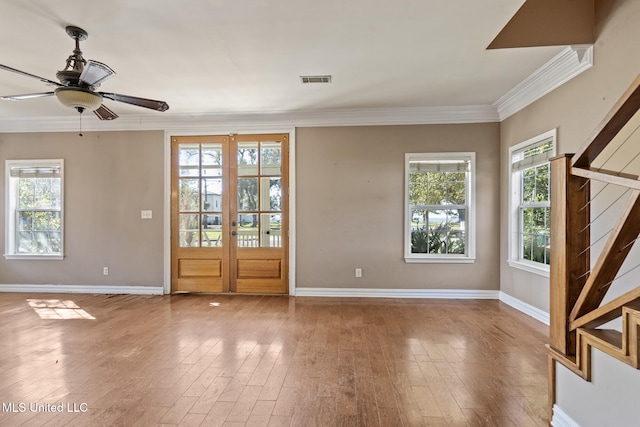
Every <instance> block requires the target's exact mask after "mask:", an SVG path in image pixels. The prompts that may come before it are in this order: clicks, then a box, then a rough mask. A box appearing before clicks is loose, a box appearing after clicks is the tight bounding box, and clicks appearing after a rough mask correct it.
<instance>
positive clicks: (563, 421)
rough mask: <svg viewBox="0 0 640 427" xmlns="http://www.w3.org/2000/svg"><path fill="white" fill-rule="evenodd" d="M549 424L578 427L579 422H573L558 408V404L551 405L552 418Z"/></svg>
mask: <svg viewBox="0 0 640 427" xmlns="http://www.w3.org/2000/svg"><path fill="white" fill-rule="evenodd" d="M551 425H552V426H553V427H580V424H578V423H577V422H575V421H574V420H573V419H572V418H571V417H570V416H569V415H567V414H566V413H565V412H564V411H563V410H562V409H560V408H558V405H553V419H552V420H551Z"/></svg>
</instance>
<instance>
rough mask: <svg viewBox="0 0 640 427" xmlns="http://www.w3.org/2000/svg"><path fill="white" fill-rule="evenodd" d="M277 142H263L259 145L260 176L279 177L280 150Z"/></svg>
mask: <svg viewBox="0 0 640 427" xmlns="http://www.w3.org/2000/svg"><path fill="white" fill-rule="evenodd" d="M280 146H281V144H280V142H278V141H275V142H263V143H261V145H260V175H280V174H281V173H282V168H281V165H282V149H281V147H280Z"/></svg>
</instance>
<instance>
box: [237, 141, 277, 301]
mask: <svg viewBox="0 0 640 427" xmlns="http://www.w3.org/2000/svg"><path fill="white" fill-rule="evenodd" d="M288 139H289V136H288V135H286V134H264V135H236V136H234V137H232V138H231V142H232V149H231V151H232V153H236V155H233V154H232V169H234V170H235V171H236V176H235V179H234V178H233V177H232V178H231V182H232V183H236V185H237V186H236V187H235V188H234V189H233V190H232V191H231V194H230V202H229V206H230V214H231V218H236V219H237V220H236V224H235V225H233V224H232V239H231V266H232V270H233V271H232V272H231V277H232V278H233V280H234V284H233V285H232V287H233V288H234V290H235V291H236V292H247V293H277V294H281V293H287V292H288V290H289V283H288V267H287V265H288V264H287V263H288V260H287V258H288V250H289V249H288V247H289V245H288V238H287V235H288V233H287V232H286V230H288V227H289V221H288V211H289V197H288V188H289V174H288V165H289V141H288ZM233 162H235V164H234V163H233Z"/></svg>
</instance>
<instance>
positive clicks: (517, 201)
mask: <svg viewBox="0 0 640 427" xmlns="http://www.w3.org/2000/svg"><path fill="white" fill-rule="evenodd" d="M555 144H556V131H555V129H554V130H551V131H549V132H545V133H544V134H542V135H538V136H536V137H534V138H531V139H529V140H527V141H524V142H522V143H521V144H518V145H516V146H514V147H512V148H511V149H510V150H509V154H510V158H511V191H510V206H511V212H510V216H509V229H510V232H509V264H510V265H511V266H512V267H516V268H522V269H524V270H528V271H531V272H534V273H539V274H543V275H548V272H549V261H550V255H551V254H550V246H551V221H550V191H549V190H550V182H551V181H550V179H551V165H550V163H549V159H550V158H551V157H553V156H554V155H555Z"/></svg>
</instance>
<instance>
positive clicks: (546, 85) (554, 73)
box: [493, 44, 593, 121]
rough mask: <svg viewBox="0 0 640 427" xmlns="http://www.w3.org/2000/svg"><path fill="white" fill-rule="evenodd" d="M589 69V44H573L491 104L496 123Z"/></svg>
mask: <svg viewBox="0 0 640 427" xmlns="http://www.w3.org/2000/svg"><path fill="white" fill-rule="evenodd" d="M592 66H593V45H591V44H589V45H573V46H569V47H567V48H565V49H564V50H563V51H562V52H560V53H559V54H558V55H556V56H555V57H554V58H553V59H551V60H550V61H549V62H547V63H546V64H545V65H543V66H542V67H540V68H539V69H538V70H537V71H535V72H534V73H533V74H531V75H530V76H529V77H527V78H526V79H524V80H523V81H522V82H520V83H519V84H518V85H516V86H515V87H514V88H513V89H511V90H510V91H509V92H507V93H506V94H505V95H503V96H502V97H501V98H500V99H498V100H497V101H496V102H494V103H493V106H495V107H496V109H497V110H498V115H499V117H500V121H503V120H505V119H506V118H508V117H509V116H511V115H513V114H515V113H517V112H518V111H520V110H522V109H523V108H525V107H527V106H528V105H530V104H532V103H534V102H535V101H537V100H538V99H540V98H542V97H543V96H545V95H546V94H548V93H549V92H551V91H552V90H554V89H556V88H557V87H559V86H561V85H563V84H564V83H566V82H568V81H569V80H571V79H573V78H574V77H576V76H577V75H579V74H581V73H582V72H584V71H586V70H588V69H589V68H591V67H592Z"/></svg>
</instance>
